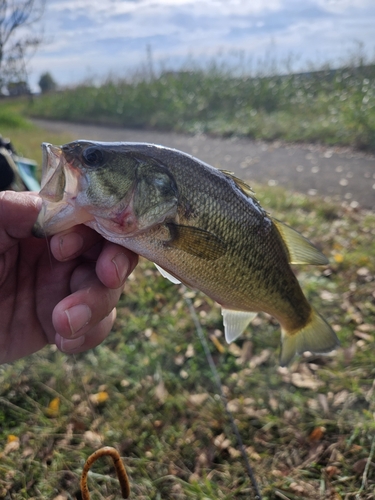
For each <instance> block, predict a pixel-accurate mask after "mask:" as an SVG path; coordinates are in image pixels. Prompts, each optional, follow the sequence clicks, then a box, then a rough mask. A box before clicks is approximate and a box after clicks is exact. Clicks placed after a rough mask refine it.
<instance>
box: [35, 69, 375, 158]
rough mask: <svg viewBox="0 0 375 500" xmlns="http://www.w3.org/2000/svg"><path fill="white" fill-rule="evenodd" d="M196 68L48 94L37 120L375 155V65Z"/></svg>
mask: <svg viewBox="0 0 375 500" xmlns="http://www.w3.org/2000/svg"><path fill="white" fill-rule="evenodd" d="M242 75H243V76H241V77H238V76H236V75H235V74H234V72H233V71H231V70H230V69H226V68H225V67H222V66H218V65H215V64H213V65H211V66H209V67H208V68H206V69H199V68H197V67H196V65H195V66H194V65H192V66H191V67H187V68H184V69H183V70H181V71H178V72H168V71H164V72H162V73H161V74H160V75H159V76H158V77H153V78H150V77H149V76H139V75H138V76H136V77H135V76H134V77H133V78H128V79H119V78H117V79H115V78H110V79H108V80H107V81H106V82H104V83H103V84H102V85H100V86H96V85H93V84H88V83H85V84H82V85H79V86H77V87H75V88H72V89H67V90H64V91H61V92H58V93H51V94H46V95H44V96H40V97H38V98H36V99H34V101H33V102H32V103H31V105H30V107H29V110H28V112H29V113H30V114H31V115H32V116H38V117H44V118H50V119H62V120H67V121H79V122H87V123H106V124H112V125H120V126H125V127H142V128H157V129H163V130H175V131H181V132H189V133H209V134H215V135H220V136H231V135H239V136H245V137H251V138H255V139H265V140H274V139H283V140H286V141H308V142H321V143H326V144H342V145H352V146H355V147H359V148H367V149H375V65H367V66H362V67H345V68H342V69H339V70H331V69H327V70H322V71H314V72H307V73H303V74H288V75H283V76H277V75H273V76H272V75H271V76H257V75H255V76H254V75H246V71H245V70H243V71H242Z"/></svg>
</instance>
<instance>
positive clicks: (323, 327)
mask: <svg viewBox="0 0 375 500" xmlns="http://www.w3.org/2000/svg"><path fill="white" fill-rule="evenodd" d="M281 330H282V344H281V354H280V365H281V366H286V365H287V364H288V363H289V362H290V361H291V360H292V359H293V357H294V355H295V354H302V353H303V352H304V351H311V352H313V353H328V352H330V351H333V349H335V348H336V347H338V345H339V340H338V338H337V336H336V334H335V332H334V331H333V330H332V328H331V327H330V326H329V324H328V323H327V322H326V321H325V320H324V319H323V318H322V317H321V316H320V314H318V313H317V312H316V311H315V310H314V309H312V311H311V316H310V320H309V321H308V323H307V324H306V325H305V326H304V327H303V328H301V329H300V330H298V331H297V332H293V333H288V331H286V330H284V329H283V328H282V329H281Z"/></svg>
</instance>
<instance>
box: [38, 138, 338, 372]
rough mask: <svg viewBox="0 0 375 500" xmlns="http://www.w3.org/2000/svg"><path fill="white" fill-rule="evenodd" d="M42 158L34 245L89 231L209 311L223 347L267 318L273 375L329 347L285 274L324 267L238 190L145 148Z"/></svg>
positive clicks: (196, 164)
mask: <svg viewBox="0 0 375 500" xmlns="http://www.w3.org/2000/svg"><path fill="white" fill-rule="evenodd" d="M43 150H44V165H43V175H42V190H41V192H40V195H41V197H42V198H43V201H44V203H43V206H42V210H41V212H40V215H39V217H38V220H37V223H36V225H35V228H34V233H35V234H36V235H37V236H44V235H51V234H54V233H56V232H58V231H61V230H64V229H67V228H69V227H71V226H73V225H76V224H79V223H84V224H86V225H88V226H90V227H92V228H93V229H95V230H96V231H98V232H99V233H100V234H101V235H103V237H105V238H106V239H108V240H110V241H112V242H115V243H118V244H119V245H122V246H124V247H126V248H129V249H131V250H133V251H134V252H136V253H138V254H140V255H142V256H144V257H146V258H147V259H149V260H151V261H152V262H154V263H155V264H156V265H157V267H158V269H159V270H160V271H161V273H162V274H163V275H164V276H165V277H168V278H169V279H171V280H172V281H173V282H175V283H178V282H183V283H185V284H186V285H188V286H190V287H193V288H197V289H199V290H201V291H202V292H204V293H205V294H206V295H208V296H209V297H211V298H212V299H214V300H215V301H216V302H218V303H219V304H220V305H221V307H222V312H223V316H224V327H225V335H226V339H227V340H228V342H231V341H233V340H235V339H236V338H237V337H238V336H239V335H240V334H241V333H242V332H243V330H244V329H245V328H246V326H247V325H248V323H249V322H250V321H251V319H252V318H253V317H254V316H255V314H256V313H258V312H259V311H264V312H266V313H268V314H270V315H272V316H274V317H275V318H276V319H277V320H278V321H279V323H280V325H281V328H282V350H281V357H280V362H281V364H282V365H285V364H287V363H288V362H289V361H290V360H291V359H292V358H293V356H294V355H295V353H302V352H304V351H307V350H308V351H311V352H315V353H325V352H329V351H331V350H333V349H334V348H335V347H336V346H337V345H338V339H337V337H336V334H335V333H334V332H333V330H332V329H331V327H330V326H329V325H328V324H327V323H326V322H325V320H324V319H323V318H322V317H321V316H320V315H319V314H318V313H317V312H316V311H315V310H314V309H313V308H312V307H311V306H310V304H309V303H308V301H307V300H306V298H305V296H304V294H303V292H302V290H301V288H300V285H299V283H298V280H297V279H296V277H295V275H294V273H293V271H292V269H291V267H290V264H291V263H293V264H301V263H309V264H326V263H327V259H326V258H325V257H324V256H323V255H322V254H321V253H320V252H319V251H318V250H317V249H316V248H315V247H314V246H313V245H312V244H311V243H310V242H309V241H308V240H306V239H305V238H304V237H303V236H301V235H300V234H299V233H297V232H296V231H294V230H293V229H291V228H289V227H288V226H286V225H284V224H282V223H281V222H280V221H277V220H275V219H273V218H272V217H270V215H269V214H268V213H267V212H265V211H264V210H263V208H262V207H261V206H260V204H259V203H258V201H257V200H256V199H255V197H254V194H253V193H252V191H251V189H250V188H249V187H248V186H247V185H246V184H245V183H244V182H243V181H241V180H239V179H237V178H236V177H234V176H233V175H232V174H230V173H229V172H225V171H220V170H217V169H215V168H214V167H211V166H210V165H207V164H205V163H203V162H201V161H199V160H197V159H196V158H193V157H192V156H189V155H187V154H185V153H182V152H180V151H177V150H173V149H168V148H164V147H161V146H156V145H152V144H142V143H100V142H89V141H76V142H72V143H70V144H66V145H64V146H62V147H56V146H51V145H49V144H44V145H43Z"/></svg>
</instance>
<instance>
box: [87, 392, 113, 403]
mask: <svg viewBox="0 0 375 500" xmlns="http://www.w3.org/2000/svg"><path fill="white" fill-rule="evenodd" d="M108 398H109V394H108V392H106V391H100V392H97V393H96V394H90V396H89V399H90V402H91V403H92V404H93V405H96V406H98V405H101V404H103V403H105V402H106V401H107V399H108Z"/></svg>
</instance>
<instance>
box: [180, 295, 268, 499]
mask: <svg viewBox="0 0 375 500" xmlns="http://www.w3.org/2000/svg"><path fill="white" fill-rule="evenodd" d="M184 291H185V292H186V291H187V289H186V287H184ZM184 299H185V302H186V304H187V306H188V308H189V311H190V314H191V317H192V319H193V322H194V325H195V328H196V330H197V333H198V337H199V340H200V341H201V344H202V346H203V350H204V352H205V355H206V358H207V361H208V364H209V365H210V368H211V371H212V374H213V377H214V381H215V384H216V387H217V389H218V391H219V395H220V398H221V401H222V403H223V405H224V409H225V412H226V414H227V415H228V417H229V420H230V423H231V426H232V430H233V432H234V434H235V436H236V438H237V446H238V449H239V450H240V452H241V455H242V458H243V460H244V463H245V468H246V471H247V474H248V476H249V478H250V481H251V484H252V486H253V490H254V492H255V500H262V494H261V492H260V490H259V486H258V483H257V480H256V479H255V475H254V472H253V469H252V467H251V465H250V462H249V459H248V457H247V455H246V452H245V447H244V444H243V441H242V438H241V434H240V431H239V430H238V427H237V424H236V422H235V420H234V417H233V414H232V412H231V411H230V410H229V408H228V399H227V397H226V396H225V394H224V391H223V385H222V383H221V380H220V375H219V372H218V371H217V369H216V366H215V363H214V360H213V358H212V355H211V352H210V349H209V347H208V343H207V340H206V337H205V335H204V333H203V330H202V327H201V324H200V322H199V318H198V316H197V313H196V311H195V307H194V304H193V302H192V300H191V299H190V298H189V297H186V293H184Z"/></svg>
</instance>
